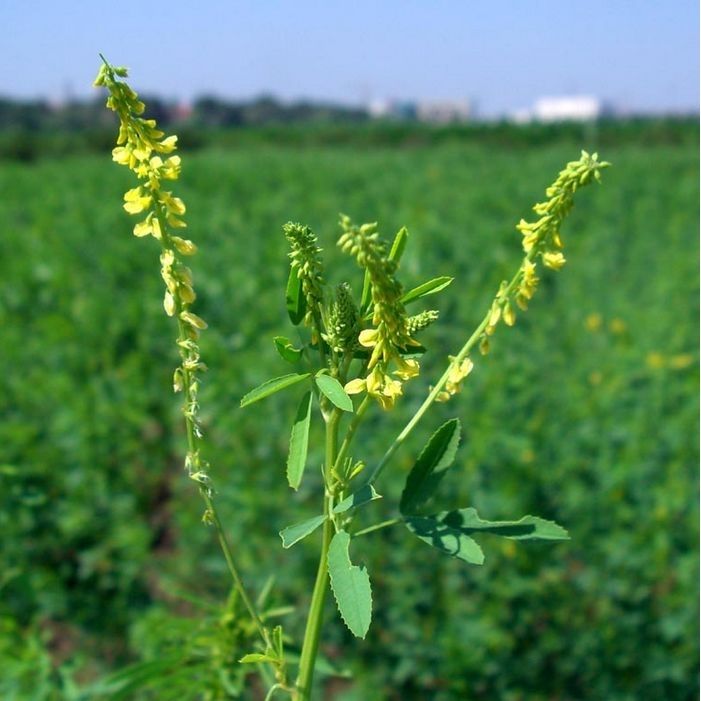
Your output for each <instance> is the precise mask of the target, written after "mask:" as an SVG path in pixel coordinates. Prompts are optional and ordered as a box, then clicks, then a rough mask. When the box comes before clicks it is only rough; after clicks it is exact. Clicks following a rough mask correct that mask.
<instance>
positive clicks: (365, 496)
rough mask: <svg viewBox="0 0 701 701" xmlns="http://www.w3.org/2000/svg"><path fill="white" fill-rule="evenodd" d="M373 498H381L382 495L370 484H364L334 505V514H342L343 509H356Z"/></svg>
mask: <svg viewBox="0 0 701 701" xmlns="http://www.w3.org/2000/svg"><path fill="white" fill-rule="evenodd" d="M375 499H382V495H381V494H378V493H377V492H376V491H375V488H374V487H373V486H372V485H371V484H365V485H363V486H362V487H361V488H360V489H359V490H358V491H357V492H354V493H353V494H351V495H350V496H348V497H346V498H345V499H344V500H343V501H339V502H338V504H336V506H335V507H334V509H333V512H334V513H335V514H342V513H343V512H344V511H348V510H349V509H356V508H358V507H359V506H362V505H363V504H367V503H368V502H370V501H374V500H375Z"/></svg>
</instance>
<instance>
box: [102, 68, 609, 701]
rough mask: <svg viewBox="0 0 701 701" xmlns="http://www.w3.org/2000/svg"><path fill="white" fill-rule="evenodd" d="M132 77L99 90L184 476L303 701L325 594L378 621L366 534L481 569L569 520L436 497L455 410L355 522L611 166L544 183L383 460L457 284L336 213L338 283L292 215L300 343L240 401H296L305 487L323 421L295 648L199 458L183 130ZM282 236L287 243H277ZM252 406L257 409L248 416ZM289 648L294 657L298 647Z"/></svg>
mask: <svg viewBox="0 0 701 701" xmlns="http://www.w3.org/2000/svg"><path fill="white" fill-rule="evenodd" d="M126 77H127V71H126V69H124V68H117V67H113V66H111V65H110V64H109V63H107V62H106V61H104V60H103V64H102V66H101V67H100V71H99V74H98V76H97V79H96V81H95V84H96V85H98V86H101V87H104V88H106V89H107V91H108V92H109V96H108V99H107V106H108V107H109V108H110V109H112V110H114V111H115V112H116V113H117V115H118V117H119V122H120V126H119V134H118V137H117V146H116V148H115V149H114V150H113V152H112V156H113V160H114V161H116V162H117V163H118V164H120V165H123V166H126V167H127V168H129V169H130V170H131V171H133V173H134V175H135V177H136V179H137V181H138V184H136V185H135V187H133V188H132V189H130V190H128V191H127V192H126V193H125V195H124V209H125V210H126V211H127V212H128V213H129V214H131V215H134V216H136V217H137V222H136V224H135V225H134V229H133V232H134V235H135V236H137V237H152V238H154V239H155V240H156V241H157V243H158V244H159V246H160V265H161V269H160V272H161V277H162V278H163V282H164V287H165V289H164V298H163V307H164V310H165V313H166V314H167V315H168V316H170V317H173V319H174V320H175V322H176V324H177V331H178V336H177V348H178V352H179V355H180V362H179V365H178V367H177V368H176V369H175V372H174V375H173V389H174V390H175V392H176V393H179V394H180V395H181V396H182V410H183V416H184V423H185V435H186V438H187V450H186V454H185V461H184V462H185V469H186V472H187V475H188V476H189V478H190V480H192V482H193V483H194V485H195V486H196V488H197V490H198V491H199V494H200V496H201V498H202V499H203V502H204V515H203V521H204V523H205V524H208V525H209V526H211V527H212V528H213V529H214V531H215V532H216V535H217V538H218V541H219V544H220V546H221V549H222V552H223V555H224V558H225V560H226V563H227V566H228V570H229V573H230V575H231V579H232V584H233V588H234V591H235V592H236V594H237V595H238V597H239V598H240V600H241V601H242V602H243V605H244V607H245V609H246V611H247V614H248V616H249V617H250V620H251V621H252V623H253V625H254V628H255V629H256V630H257V637H258V644H257V647H256V648H255V649H252V650H250V652H249V653H248V654H245V655H244V656H243V657H241V659H240V663H241V664H243V665H253V666H254V667H252V669H255V668H258V669H259V670H260V671H261V674H262V678H263V679H267V680H269V681H270V683H269V690H268V695H267V697H268V698H272V697H273V696H274V695H276V694H279V695H284V694H286V695H287V696H288V697H290V698H292V699H295V700H296V701H309V699H311V698H312V693H313V680H314V671H315V667H316V662H317V658H318V652H319V644H320V640H321V637H322V633H323V631H322V620H323V612H324V610H325V606H326V599H327V593H328V591H329V589H330V590H331V592H332V594H333V599H334V601H335V605H336V608H337V609H338V613H339V615H340V616H341V618H342V619H343V621H344V623H345V625H346V626H347V627H348V629H349V630H350V631H351V633H353V635H355V636H357V637H359V638H364V637H365V635H366V634H367V632H368V629H369V628H370V625H371V619H372V609H373V598H372V585H371V580H370V575H369V573H368V571H367V570H366V569H365V568H364V567H362V566H359V565H356V564H354V561H358V560H359V559H360V558H362V547H363V540H362V536H365V535H368V534H370V533H373V532H377V531H379V530H381V529H384V528H389V527H392V526H403V527H404V528H405V529H406V531H407V535H408V536H409V537H416V538H419V539H420V540H422V541H423V542H424V543H426V544H427V545H430V546H432V547H433V548H435V549H437V550H438V551H439V552H440V553H441V554H443V555H448V556H451V557H454V558H457V559H459V560H462V561H463V562H465V563H468V564H472V565H481V564H482V563H483V562H484V553H483V551H482V548H481V546H480V545H479V544H478V541H477V540H476V539H475V538H476V537H477V538H478V537H479V536H480V535H481V534H485V533H489V534H494V535H498V536H502V537H504V538H510V539H514V540H537V539H539V540H550V541H557V540H563V539H566V538H567V537H568V536H567V532H566V531H565V529H564V528H562V527H561V526H559V525H558V524H556V523H553V522H551V521H546V520H544V519H541V518H538V517H536V516H530V515H529V516H523V517H522V518H517V519H515V520H507V521H494V520H489V519H485V518H482V517H481V516H480V515H479V514H478V513H477V511H476V510H475V509H474V508H473V507H470V506H465V507H464V508H461V509H455V510H451V511H445V510H440V508H438V507H433V506H432V500H433V497H434V493H435V492H436V489H437V487H438V485H439V483H440V482H441V480H442V479H443V477H444V476H445V474H446V472H447V471H448V469H449V468H450V466H451V464H452V462H453V460H454V458H455V455H456V452H457V450H458V445H459V442H460V436H461V424H460V421H459V419H457V418H454V419H451V420H449V421H447V422H445V423H443V425H441V426H439V427H438V428H437V429H435V430H434V432H433V434H432V435H431V437H430V438H429V440H428V442H427V443H426V445H425V447H424V448H423V450H422V451H421V453H420V454H419V455H418V456H417V457H416V460H415V462H414V465H413V467H412V468H411V470H410V472H409V473H408V475H407V477H406V483H405V486H404V489H403V491H402V493H401V497H400V499H399V503H398V504H397V505H396V517H394V518H392V519H390V520H385V521H382V522H379V523H376V524H373V525H371V526H369V527H365V528H363V529H358V527H357V525H356V523H355V517H356V514H357V513H358V511H359V510H361V509H365V508H367V507H368V506H369V505H371V504H372V502H374V501H375V500H377V499H380V498H381V491H382V484H381V480H380V478H381V476H382V474H383V472H384V470H385V469H387V468H388V467H390V466H391V464H392V458H393V456H394V455H395V453H396V451H397V450H398V449H399V447H400V446H401V445H402V443H403V442H404V441H405V440H406V438H407V437H408V436H409V435H410V434H411V433H412V431H414V429H415V428H416V426H417V425H418V424H419V422H420V421H421V420H422V419H423V418H424V416H425V415H426V414H427V412H428V411H429V409H430V408H431V407H432V405H433V404H434V402H450V401H455V397H456V395H457V394H459V393H460V391H461V389H462V387H463V385H464V383H465V381H466V380H467V379H468V377H469V375H470V373H471V371H472V370H473V367H474V364H475V362H476V361H477V358H478V357H479V356H480V355H481V356H485V355H487V354H488V353H489V350H490V342H491V339H492V337H493V336H494V334H495V332H496V331H497V329H498V328H499V327H500V326H501V325H504V326H507V327H508V326H513V325H514V324H515V323H516V320H517V314H520V313H522V312H524V311H526V310H527V308H528V304H529V302H530V300H531V299H532V298H533V296H534V294H535V293H536V291H537V289H538V283H539V275H541V274H543V272H544V271H547V270H550V271H559V270H560V269H562V267H563V266H564V265H565V263H566V259H565V256H564V253H563V249H564V245H563V241H562V238H561V227H562V224H563V221H564V220H565V218H566V217H567V215H568V213H569V211H570V210H571V208H572V206H573V203H574V198H575V195H576V193H577V191H578V190H579V189H580V188H581V187H584V186H586V185H588V184H589V183H591V182H592V181H594V180H597V181H598V180H600V171H601V170H602V169H603V168H605V167H607V166H608V165H609V164H608V163H606V162H603V161H599V160H598V158H597V154H592V155H590V154H588V153H586V152H582V154H581V156H580V158H579V159H578V160H575V161H572V162H570V163H568V164H567V165H566V166H565V168H564V169H563V170H562V171H561V172H560V173H559V175H558V176H557V178H556V179H555V181H554V182H553V183H552V185H550V186H549V187H548V188H547V189H546V192H545V195H546V199H545V200H544V201H543V202H540V203H538V204H536V205H535V206H534V208H533V210H534V212H535V214H536V217H537V218H535V219H534V220H533V221H526V220H524V219H521V221H520V222H519V224H518V225H517V227H516V228H517V229H518V231H520V233H521V235H522V241H521V244H522V249H523V254H524V255H523V258H522V260H521V262H520V263H519V264H518V266H517V268H516V271H515V273H514V274H513V277H512V278H511V279H510V280H504V281H503V282H502V283H501V285H500V286H499V288H498V290H497V291H496V294H495V296H494V298H493V301H492V302H491V304H490V305H489V307H488V309H486V311H485V314H484V317H483V319H482V320H481V322H480V323H479V324H478V325H477V328H476V329H475V330H474V331H473V332H472V333H471V334H470V335H469V337H467V338H466V340H465V343H464V345H463V346H462V347H461V348H457V349H455V353H454V355H451V356H448V358H447V362H446V367H445V371H444V372H443V374H442V375H441V376H440V377H439V378H438V379H433V380H431V381H430V384H429V386H428V390H427V394H426V397H425V399H424V401H423V403H422V404H421V405H420V407H419V408H418V410H416V411H415V412H414V414H413V415H412V416H411V417H410V418H409V420H408V421H407V423H406V425H405V426H404V428H403V429H402V430H401V431H400V432H399V434H398V435H397V436H396V438H395V439H394V441H393V442H392V443H391V444H390V445H389V446H388V447H387V449H386V452H385V453H384V455H383V457H382V458H381V459H380V460H379V461H378V462H372V461H370V460H369V459H368V456H367V455H365V454H364V451H363V443H362V441H361V439H360V438H359V435H361V434H362V430H366V431H369V432H371V433H372V431H373V427H372V424H371V423H365V422H366V419H367V418H368V417H369V416H372V415H373V414H374V413H377V412H384V411H394V410H397V409H398V407H400V406H401V398H402V396H403V394H404V389H405V385H406V383H408V382H413V383H418V382H421V381H422V380H421V359H422V356H423V355H424V354H425V353H426V352H427V348H426V347H424V345H423V344H422V341H421V334H422V331H423V330H424V329H425V328H426V327H428V326H429V325H430V324H434V323H436V321H437V319H438V312H436V311H435V310H431V309H428V310H420V309H417V306H418V305H420V304H421V303H422V302H424V301H425V300H426V299H427V298H430V297H431V296H432V295H435V294H437V293H439V292H442V291H444V290H445V289H446V288H448V287H449V285H450V283H451V282H452V279H451V278H449V277H436V278H433V279H431V280H428V281H426V282H424V283H423V284H421V285H419V286H418V287H415V288H413V289H409V290H407V289H405V288H404V286H403V285H402V283H401V281H400V278H399V272H400V269H401V261H402V255H403V253H404V250H405V247H406V246H407V244H408V241H409V233H408V231H407V229H406V228H402V229H401V230H400V231H399V232H398V233H397V234H396V235H395V236H394V237H393V238H392V239H391V240H389V239H385V238H384V237H383V236H382V235H381V233H380V230H379V227H378V225H377V224H376V223H365V224H357V223H354V222H353V221H352V219H351V218H350V217H348V216H346V215H341V217H340V236H339V239H338V248H339V250H340V253H341V254H344V255H347V256H350V257H351V258H352V259H353V260H354V261H355V263H356V264H357V267H358V269H359V275H358V279H357V280H353V281H339V282H338V283H335V284H332V283H331V282H329V280H330V279H331V278H332V274H331V273H329V272H327V269H326V267H325V263H324V261H323V259H322V257H321V253H322V251H321V249H320V248H319V246H318V240H317V237H316V235H315V234H314V232H313V231H312V230H311V229H310V228H309V227H308V226H306V225H304V224H300V223H294V222H289V223H287V224H285V225H284V226H283V227H282V231H283V234H284V238H285V239H286V241H287V245H288V248H289V253H288V255H289V259H290V272H289V278H288V281H287V287H286V291H285V303H286V307H287V312H288V316H289V320H290V323H291V325H292V326H293V327H294V328H295V330H296V332H295V340H294V341H293V340H290V339H289V338H287V337H285V336H278V337H276V338H275V339H274V343H275V347H276V349H277V352H278V354H279V355H280V359H281V365H285V366H286V367H287V368H288V371H287V372H281V374H280V375H279V376H278V377H275V378H273V379H270V380H268V381H267V382H264V383H263V384H262V385H260V386H259V387H256V388H255V389H253V390H251V391H250V392H248V393H247V394H245V395H244V396H243V398H242V399H241V407H243V408H245V409H246V410H247V411H256V410H257V407H253V406H252V405H254V404H257V403H258V402H260V401H262V400H264V399H266V398H267V397H269V396H270V395H272V394H274V393H277V392H282V391H285V392H287V393H289V394H290V395H291V396H292V397H294V399H295V401H296V402H297V411H296V413H295V418H294V421H293V424H292V426H291V429H290V437H289V453H288V457H287V462H286V465H285V466H284V467H283V466H281V474H282V473H284V474H285V476H286V479H287V482H288V485H289V487H290V488H292V489H293V490H297V489H298V488H299V487H300V485H301V483H302V481H303V479H304V477H305V472H306V471H308V470H309V469H316V466H314V465H309V464H308V463H309V459H308V456H309V440H310V427H311V425H312V424H313V423H314V422H317V423H319V422H320V423H321V424H323V428H324V436H325V438H324V461H323V465H322V466H321V474H322V478H323V481H322V484H323V489H322V490H321V492H320V494H319V495H318V504H319V505H318V510H317V513H315V514H313V515H310V517H309V518H307V519H306V520H304V521H302V522H301V523H295V524H292V525H290V526H288V527H286V528H284V529H283V530H282V531H281V533H280V537H281V540H282V547H283V548H290V547H293V546H294V545H295V544H296V543H298V542H299V541H301V540H302V539H304V538H307V537H311V536H312V535H313V534H316V535H315V536H314V537H317V538H319V535H318V533H317V531H320V532H321V533H320V545H319V564H318V569H317V572H316V576H315V579H314V583H313V585H312V587H313V588H312V593H311V603H310V606H309V610H308V612H307V618H306V627H305V632H304V637H303V639H302V641H301V644H295V641H293V640H290V639H289V638H288V636H287V635H286V634H285V633H284V632H283V630H282V627H281V626H279V625H277V626H275V627H270V625H269V623H268V617H267V616H266V615H265V614H264V613H262V612H261V611H260V610H259V604H258V603H256V601H260V597H258V599H257V600H256V598H255V597H253V596H252V595H251V594H250V593H249V592H248V589H247V587H246V585H245V583H244V577H243V574H242V572H241V570H240V567H239V565H238V564H237V557H236V550H235V547H234V546H233V545H232V543H231V542H230V540H229V539H228V538H227V536H226V530H225V528H224V526H223V525H222V522H221V521H220V518H219V515H218V512H217V507H216V499H215V490H214V486H213V482H212V476H211V472H212V470H211V468H210V466H209V464H208V463H207V461H206V460H205V458H204V456H203V430H202V425H201V421H200V409H199V399H198V388H199V384H200V377H201V375H202V373H203V372H204V371H205V370H206V367H205V365H204V363H203V361H202V359H201V357H200V349H199V344H198V339H199V335H200V332H201V331H203V330H204V329H206V327H207V325H206V323H205V321H204V320H203V319H202V318H201V317H200V316H198V315H197V314H196V313H195V311H193V309H194V308H195V307H196V300H197V296H196V293H195V287H194V284H193V276H192V273H191V271H190V269H189V268H188V267H187V265H186V264H185V262H184V260H185V258H187V257H190V256H192V255H194V254H195V253H196V251H197V249H196V246H195V244H194V243H193V242H192V241H190V240H189V239H187V238H184V237H183V230H184V229H185V228H186V222H185V218H184V215H185V213H186V209H185V204H184V203H183V202H182V200H181V199H180V198H179V197H177V196H176V195H175V194H174V193H173V192H172V191H171V190H169V189H167V187H168V183H170V182H173V181H177V179H178V177H179V175H180V169H181V160H180V157H179V156H178V155H176V154H175V150H176V143H177V138H176V137H175V136H165V134H164V133H163V132H162V131H160V130H159V129H158V127H157V125H156V123H155V121H154V120H151V119H145V118H144V117H142V116H141V115H142V114H143V112H144V109H145V107H144V104H143V102H141V101H140V100H139V98H138V96H137V94H136V93H135V92H134V91H133V90H132V89H131V88H130V87H129V85H128V84H127V83H126V82H125V78H126ZM281 240H282V239H281ZM249 407H251V408H250V409H249ZM288 649H292V650H294V649H297V650H299V656H298V657H297V656H296V655H290V654H289V653H288V651H287V650H288Z"/></svg>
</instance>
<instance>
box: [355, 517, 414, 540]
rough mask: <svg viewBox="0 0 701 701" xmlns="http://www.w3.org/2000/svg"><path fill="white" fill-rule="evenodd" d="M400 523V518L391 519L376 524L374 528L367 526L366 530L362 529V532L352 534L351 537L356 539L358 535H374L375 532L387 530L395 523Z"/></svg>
mask: <svg viewBox="0 0 701 701" xmlns="http://www.w3.org/2000/svg"><path fill="white" fill-rule="evenodd" d="M401 521H402V519H400V518H391V519H389V520H388V521H382V523H376V524H375V525H374V526H368V527H367V528H363V530H362V531H358V532H357V533H354V534H353V537H354V538H357V537H358V536H359V535H367V534H368V533H374V532H375V531H379V530H382V529H383V528H389V527H390V526H394V525H396V524H397V523H401Z"/></svg>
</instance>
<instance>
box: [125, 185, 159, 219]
mask: <svg viewBox="0 0 701 701" xmlns="http://www.w3.org/2000/svg"><path fill="white" fill-rule="evenodd" d="M152 200H153V198H152V197H151V195H146V194H144V191H143V188H142V187H141V186H139V187H134V188H132V189H131V190H127V191H126V192H125V193H124V209H125V210H126V211H127V212H129V214H138V213H139V212H143V211H144V210H145V209H148V207H150V206H151V202H152Z"/></svg>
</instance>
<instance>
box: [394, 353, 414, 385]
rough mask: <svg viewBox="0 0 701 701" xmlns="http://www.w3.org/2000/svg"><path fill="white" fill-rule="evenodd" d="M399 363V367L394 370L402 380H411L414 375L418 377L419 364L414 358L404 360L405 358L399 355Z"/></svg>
mask: <svg viewBox="0 0 701 701" xmlns="http://www.w3.org/2000/svg"><path fill="white" fill-rule="evenodd" d="M397 365H398V366H399V367H398V369H397V370H395V371H394V374H395V375H397V377H400V378H401V379H402V380H410V379H411V378H412V377H416V376H417V375H418V374H419V371H420V368H419V364H418V362H417V361H416V360H414V359H412V358H410V359H409V360H404V358H401V357H398V358H397Z"/></svg>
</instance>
